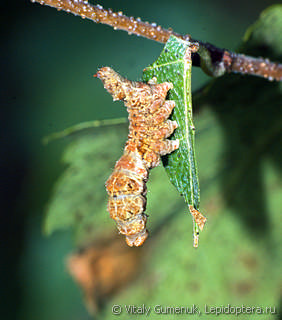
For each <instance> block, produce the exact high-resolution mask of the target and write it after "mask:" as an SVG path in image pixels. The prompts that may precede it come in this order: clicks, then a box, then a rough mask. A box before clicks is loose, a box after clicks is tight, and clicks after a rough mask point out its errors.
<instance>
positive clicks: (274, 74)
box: [31, 0, 282, 81]
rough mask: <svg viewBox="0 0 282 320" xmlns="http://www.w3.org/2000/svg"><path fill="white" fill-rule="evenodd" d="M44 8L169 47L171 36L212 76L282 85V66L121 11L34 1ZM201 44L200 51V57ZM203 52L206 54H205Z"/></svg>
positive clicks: (76, 0) (71, 0)
mask: <svg viewBox="0 0 282 320" xmlns="http://www.w3.org/2000/svg"><path fill="white" fill-rule="evenodd" d="M31 2H38V3H40V4H43V5H47V6H50V7H54V8H57V9H58V10H64V11H66V12H69V13H73V14H75V15H79V16H80V17H82V18H83V19H85V18H87V19H90V20H92V21H94V22H96V23H103V24H107V25H109V26H111V27H113V28H114V29H115V30H117V29H119V30H124V31H127V32H128V33H129V34H136V35H137V36H142V37H145V38H148V39H151V40H154V41H157V42H161V43H166V42H167V40H168V39H169V37H170V36H171V35H175V36H177V37H179V38H181V39H183V40H187V41H188V40H189V41H190V42H192V43H194V44H195V46H194V50H193V51H194V53H193V54H192V61H193V66H201V67H202V69H203V70H204V71H205V72H206V73H207V74H209V75H211V76H215V77H216V76H220V75H222V74H224V73H225V72H228V73H231V72H234V73H241V74H248V75H255V76H260V77H264V78H266V79H268V80H270V81H272V80H276V81H282V65H281V64H279V63H274V62H271V61H269V60H268V59H262V58H254V57H249V56H245V55H243V54H236V53H233V52H230V51H228V50H224V49H220V48H217V47H215V46H213V45H211V44H209V43H203V42H201V41H197V40H193V39H191V37H190V35H180V34H178V33H176V32H173V30H172V29H170V28H169V29H164V28H162V27H161V26H158V25H157V24H156V23H152V24H150V23H148V22H142V21H141V19H140V18H137V19H134V18H133V17H127V16H125V15H123V13H122V12H121V11H119V12H113V11H112V10H111V9H108V10H106V9H104V8H103V7H102V6H100V5H96V6H94V5H91V4H90V3H88V1H85V0H31ZM198 44H199V45H200V50H199V52H198V53H197V52H196V51H197V48H198ZM201 49H202V50H201Z"/></svg>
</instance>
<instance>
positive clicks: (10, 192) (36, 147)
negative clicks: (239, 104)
mask: <svg viewBox="0 0 282 320" xmlns="http://www.w3.org/2000/svg"><path fill="white" fill-rule="evenodd" d="M273 3H275V2H273V1H267V0H256V1H243V0H240V1H238V0H236V1H235V0H231V1H224V0H214V1H209V0H199V1H180V0H179V1H177V0H174V1H164V0H162V1H153V2H152V1H149V0H145V1H142V2H135V1H134V2H133V1H119V2H118V3H117V2H116V1H103V2H100V4H101V5H103V6H104V7H105V8H108V7H111V8H113V10H115V11H118V10H122V11H123V12H124V13H125V14H127V15H129V16H130V15H132V16H135V17H138V16H140V17H141V18H142V19H143V20H144V21H150V22H157V23H159V24H160V25H162V26H163V27H172V28H173V30H175V31H176V32H179V33H189V34H191V35H192V37H193V38H194V39H200V40H202V41H208V42H210V43H213V44H215V45H217V46H219V47H224V48H228V49H230V50H235V49H236V47H237V46H238V44H239V43H240V40H241V38H242V37H243V35H244V32H245V30H246V28H247V27H248V26H249V25H250V24H252V23H253V22H254V21H255V20H256V19H257V18H258V16H259V14H260V12H261V11H262V10H263V9H265V8H266V7H267V6H269V5H271V4H273ZM1 12H2V17H1V23H2V28H1V31H2V37H1V47H2V48H1V127H0V132H1V133H0V137H1V138H0V139H1V158H0V164H1V169H0V170H1V171H0V173H1V207H0V210H1V224H0V225H1V230H0V233H1V273H0V279H1V282H0V283H1V293H2V297H1V302H0V304H1V314H0V317H1V319H21V320H24V319H28V320H32V319H39V317H40V319H42V320H43V319H53V320H55V319H60V320H62V319H88V315H87V313H86V311H85V310H84V307H83V305H82V302H81V299H80V294H79V292H78V291H77V289H76V287H75V285H74V284H73V283H72V281H71V279H70V278H69V276H68V275H66V274H65V272H64V265H63V262H62V256H64V255H65V254H66V253H67V252H69V251H70V250H71V247H72V242H71V237H70V236H69V234H67V233H61V234H59V233H57V234H55V235H54V236H52V237H51V238H45V237H43V235H42V233H41V225H42V219H43V216H44V206H45V204H46V203H47V201H48V198H49V196H50V192H51V189H52V185H53V183H54V181H55V180H56V178H57V177H58V176H59V173H60V172H61V170H62V165H61V164H60V162H59V157H60V154H61V152H62V145H60V144H54V145H51V146H47V147H46V146H43V144H42V138H43V137H44V136H46V135H48V134H50V133H52V132H54V131H59V130H62V129H64V128H66V127H69V126H71V125H73V124H76V123H79V122H82V121H88V120H94V119H105V118H115V117H120V116H125V115H126V113H125V110H123V109H121V108H117V107H116V105H114V104H111V103H109V102H110V101H111V98H110V97H109V96H108V95H105V94H104V92H103V89H102V87H101V85H97V82H95V80H94V79H93V78H92V75H93V74H94V73H95V72H96V70H97V68H98V67H100V66H103V65H110V66H113V67H115V68H116V69H117V71H119V72H120V73H121V74H125V75H127V77H128V78H130V79H140V77H141V71H142V69H143V68H144V67H145V66H147V65H148V64H150V63H151V62H153V61H154V60H155V58H156V57H157V56H158V54H159V52H160V50H161V48H162V45H161V44H159V43H155V42H152V41H149V40H147V39H142V38H138V37H136V36H134V35H132V36H128V35H127V33H125V32H122V31H114V30H113V29H112V28H110V27H108V26H104V25H96V24H94V23H92V22H90V21H88V20H82V19H81V18H79V17H74V16H73V15H71V14H66V13H64V12H57V11H56V10H55V9H53V8H49V7H43V6H40V5H39V4H32V3H31V2H29V1H2V2H1ZM208 80H209V78H208V77H207V76H205V75H204V74H203V73H202V71H201V70H200V69H199V68H194V69H193V88H194V89H198V88H200V87H201V86H202V85H203V84H204V83H205V82H206V81H208ZM94 101H95V104H94ZM97 101H98V102H99V103H97ZM106 103H107V104H108V105H107V107H105V104H106ZM94 105H95V107H94ZM58 298H59V299H60V304H58V303H57V301H58Z"/></svg>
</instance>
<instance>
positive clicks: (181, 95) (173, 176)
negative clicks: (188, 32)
mask: <svg viewBox="0 0 282 320" xmlns="http://www.w3.org/2000/svg"><path fill="white" fill-rule="evenodd" d="M189 46H190V43H189V42H187V41H183V40H181V39H178V38H177V37H174V36H172V37H170V39H169V41H168V42H167V44H166V46H165V47H164V49H163V51H162V53H161V55H160V57H159V58H158V59H157V60H156V62H155V63H153V64H152V65H151V66H149V67H148V68H146V69H145V70H144V74H143V80H144V81H149V80H150V79H152V78H153V77H156V78H157V82H158V83H161V82H165V81H168V82H172V83H173V86H174V87H173V89H172V90H171V91H170V92H169V99H170V100H174V101H175V103H176V107H175V109H174V111H173V114H172V116H171V119H172V120H176V121H177V123H178V128H177V129H176V131H175V132H174V134H173V135H172V136H171V139H179V141H180V146H179V149H178V150H176V151H175V152H173V153H172V154H170V155H167V156H165V157H163V159H162V160H163V164H164V167H165V169H166V172H167V173H168V176H169V179H170V181H171V182H172V184H173V185H174V186H175V187H176V188H177V190H178V191H179V192H180V194H182V195H183V197H184V199H185V201H186V203H187V204H188V205H192V206H193V207H194V208H196V209H198V207H199V202H200V193H199V182H198V173H197V165H196V158H195V145H194V144H195V142H194V141H195V130H194V124H193V120H192V97H191V68H192V61H191V49H190V47H189Z"/></svg>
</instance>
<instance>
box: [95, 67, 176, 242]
mask: <svg viewBox="0 0 282 320" xmlns="http://www.w3.org/2000/svg"><path fill="white" fill-rule="evenodd" d="M95 76H96V77H98V78H99V79H101V80H102V82H103V84H104V87H105V88H106V89H107V91H108V92H109V93H110V94H111V95H112V96H113V99H114V101H115V100H124V103H125V106H126V107H127V111H128V119H129V135H128V140H127V142H126V145H125V149H124V153H123V155H122V157H121V158H120V159H119V160H118V161H117V163H116V165H115V168H114V171H113V173H112V174H111V176H110V177H109V179H108V180H107V182H106V189H107V192H108V195H109V202H108V211H109V213H110V216H111V218H112V219H114V220H115V221H116V223H117V227H118V230H119V232H120V233H122V234H124V235H125V236H126V243H127V244H128V245H129V246H131V247H132V246H137V247H138V246H141V245H142V244H143V243H144V241H145V240H146V239H147V237H148V231H147V230H146V221H147V215H146V214H145V213H144V211H145V209H146V193H147V189H146V182H147V180H148V175H149V170H150V169H152V168H154V167H156V166H158V165H159V163H160V157H161V156H163V155H165V154H168V153H171V152H172V151H174V150H176V149H178V147H179V141H178V140H174V141H173V140H167V139H166V138H167V137H169V136H170V135H171V134H172V133H173V131H174V130H175V129H176V128H177V123H176V121H171V120H167V118H168V117H169V115H170V114H171V112H172V110H173V108H174V106H175V102H174V101H171V100H170V101H168V100H165V99H166V95H167V92H168V90H170V89H171V88H172V87H173V85H172V83H169V82H164V83H161V84H146V83H143V82H134V81H129V80H127V79H125V78H123V77H121V76H120V75H119V74H118V73H116V72H115V71H114V70H112V69H111V68H109V67H104V68H101V69H99V70H98V72H97V74H96V75H95Z"/></svg>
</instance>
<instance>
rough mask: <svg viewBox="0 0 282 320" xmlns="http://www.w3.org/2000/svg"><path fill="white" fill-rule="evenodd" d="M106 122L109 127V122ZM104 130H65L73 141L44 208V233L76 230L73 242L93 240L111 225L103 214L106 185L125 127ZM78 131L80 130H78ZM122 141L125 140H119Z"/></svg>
mask: <svg viewBox="0 0 282 320" xmlns="http://www.w3.org/2000/svg"><path fill="white" fill-rule="evenodd" d="M108 122H110V123H111V121H110V120H109V121H108ZM122 122H123V121H121V122H120V125H119V126H118V125H116V126H106V127H100V128H99V129H98V128H96V129H94V130H91V128H88V129H85V127H87V124H89V123H86V124H79V125H78V126H75V127H74V128H71V129H67V131H63V132H62V133H61V134H57V136H60V135H61V136H64V135H65V134H66V132H69V133H74V132H76V137H74V138H73V139H72V142H71V143H70V144H69V145H68V146H67V148H66V150H65V151H64V154H63V162H64V163H65V164H66V165H67V167H66V169H65V171H64V173H63V174H62V175H61V176H60V178H59V179H58V181H57V183H56V185H55V189H54V192H53V196H52V198H51V201H50V203H49V205H48V208H47V213H46V219H45V223H44V231H45V233H46V234H51V233H52V232H54V231H56V230H58V229H67V228H69V227H71V226H75V234H76V240H77V241H78V242H79V243H84V242H86V241H87V239H91V240H93V238H94V235H95V234H97V233H99V229H100V228H101V225H104V227H105V228H107V227H110V226H112V227H113V225H112V221H111V219H109V216H108V214H107V212H106V207H107V205H106V200H107V194H106V190H105V186H104V184H105V181H106V180H107V178H108V176H109V175H110V172H111V170H112V168H113V165H114V162H115V160H114V159H118V158H119V157H120V154H121V150H122V144H123V142H124V140H125V138H126V129H127V125H124V123H122ZM79 128H81V130H77V129H79ZM121 137H124V139H121Z"/></svg>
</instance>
